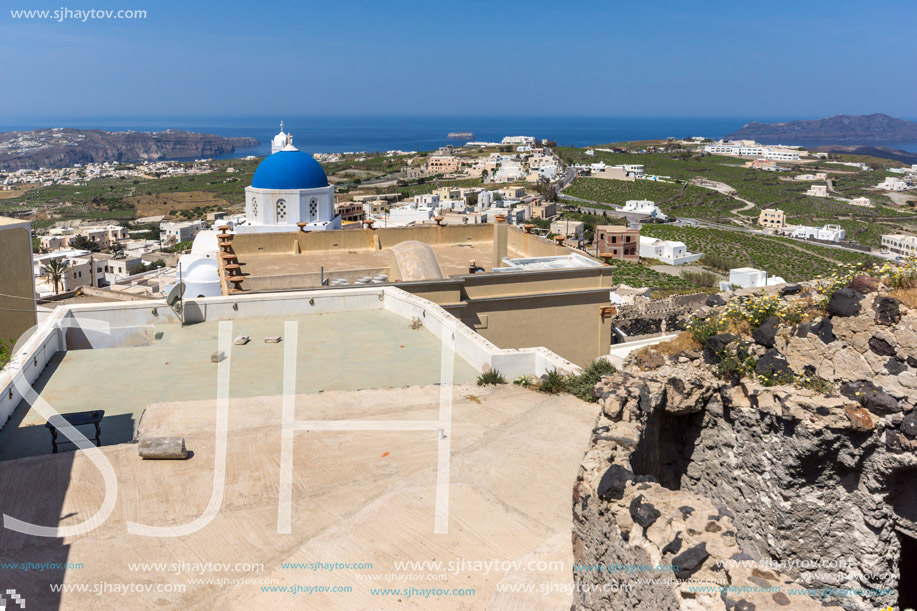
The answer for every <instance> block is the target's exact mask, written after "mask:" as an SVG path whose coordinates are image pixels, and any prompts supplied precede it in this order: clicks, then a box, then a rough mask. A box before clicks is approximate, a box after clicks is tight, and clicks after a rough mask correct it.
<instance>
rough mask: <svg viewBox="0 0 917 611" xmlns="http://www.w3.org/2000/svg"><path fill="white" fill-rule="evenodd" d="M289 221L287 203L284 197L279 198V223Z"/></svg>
mask: <svg viewBox="0 0 917 611" xmlns="http://www.w3.org/2000/svg"><path fill="white" fill-rule="evenodd" d="M286 222H287V203H286V202H285V201H283V200H282V199H278V200H277V223H278V224H280V223H286Z"/></svg>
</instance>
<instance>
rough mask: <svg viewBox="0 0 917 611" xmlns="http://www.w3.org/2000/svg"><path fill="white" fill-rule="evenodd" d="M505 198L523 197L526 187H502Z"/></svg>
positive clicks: (501, 190)
mask: <svg viewBox="0 0 917 611" xmlns="http://www.w3.org/2000/svg"><path fill="white" fill-rule="evenodd" d="M500 192H501V193H503V198H504V199H522V198H523V197H525V187H503V188H502V189H500Z"/></svg>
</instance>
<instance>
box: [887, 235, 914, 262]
mask: <svg viewBox="0 0 917 611" xmlns="http://www.w3.org/2000/svg"><path fill="white" fill-rule="evenodd" d="M882 248H883V249H885V250H887V251H889V252H890V253H892V254H896V255H900V256H902V257H917V236H912V235H904V234H902V233H893V234H889V235H883V236H882Z"/></svg>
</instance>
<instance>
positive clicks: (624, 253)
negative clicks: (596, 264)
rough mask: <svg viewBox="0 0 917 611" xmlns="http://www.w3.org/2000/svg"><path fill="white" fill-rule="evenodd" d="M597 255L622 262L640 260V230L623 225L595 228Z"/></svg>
mask: <svg viewBox="0 0 917 611" xmlns="http://www.w3.org/2000/svg"><path fill="white" fill-rule="evenodd" d="M595 245H596V249H597V251H598V255H599V256H600V257H601V256H606V255H607V256H611V257H613V258H615V259H621V260H624V261H639V260H640V230H639V229H630V228H628V227H627V226H625V225H599V226H598V227H596V228H595Z"/></svg>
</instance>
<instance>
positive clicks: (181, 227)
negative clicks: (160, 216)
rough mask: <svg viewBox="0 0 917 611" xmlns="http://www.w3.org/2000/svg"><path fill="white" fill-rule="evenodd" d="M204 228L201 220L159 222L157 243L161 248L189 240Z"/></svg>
mask: <svg viewBox="0 0 917 611" xmlns="http://www.w3.org/2000/svg"><path fill="white" fill-rule="evenodd" d="M203 230H204V223H203V221H200V220H198V221H182V222H177V223H160V224H159V231H160V233H159V244H160V246H162V247H163V248H166V247H168V246H174V245H175V244H178V243H179V242H190V241H191V240H193V239H194V238H195V237H196V236H197V234H199V233H200V232H202V231H203Z"/></svg>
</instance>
